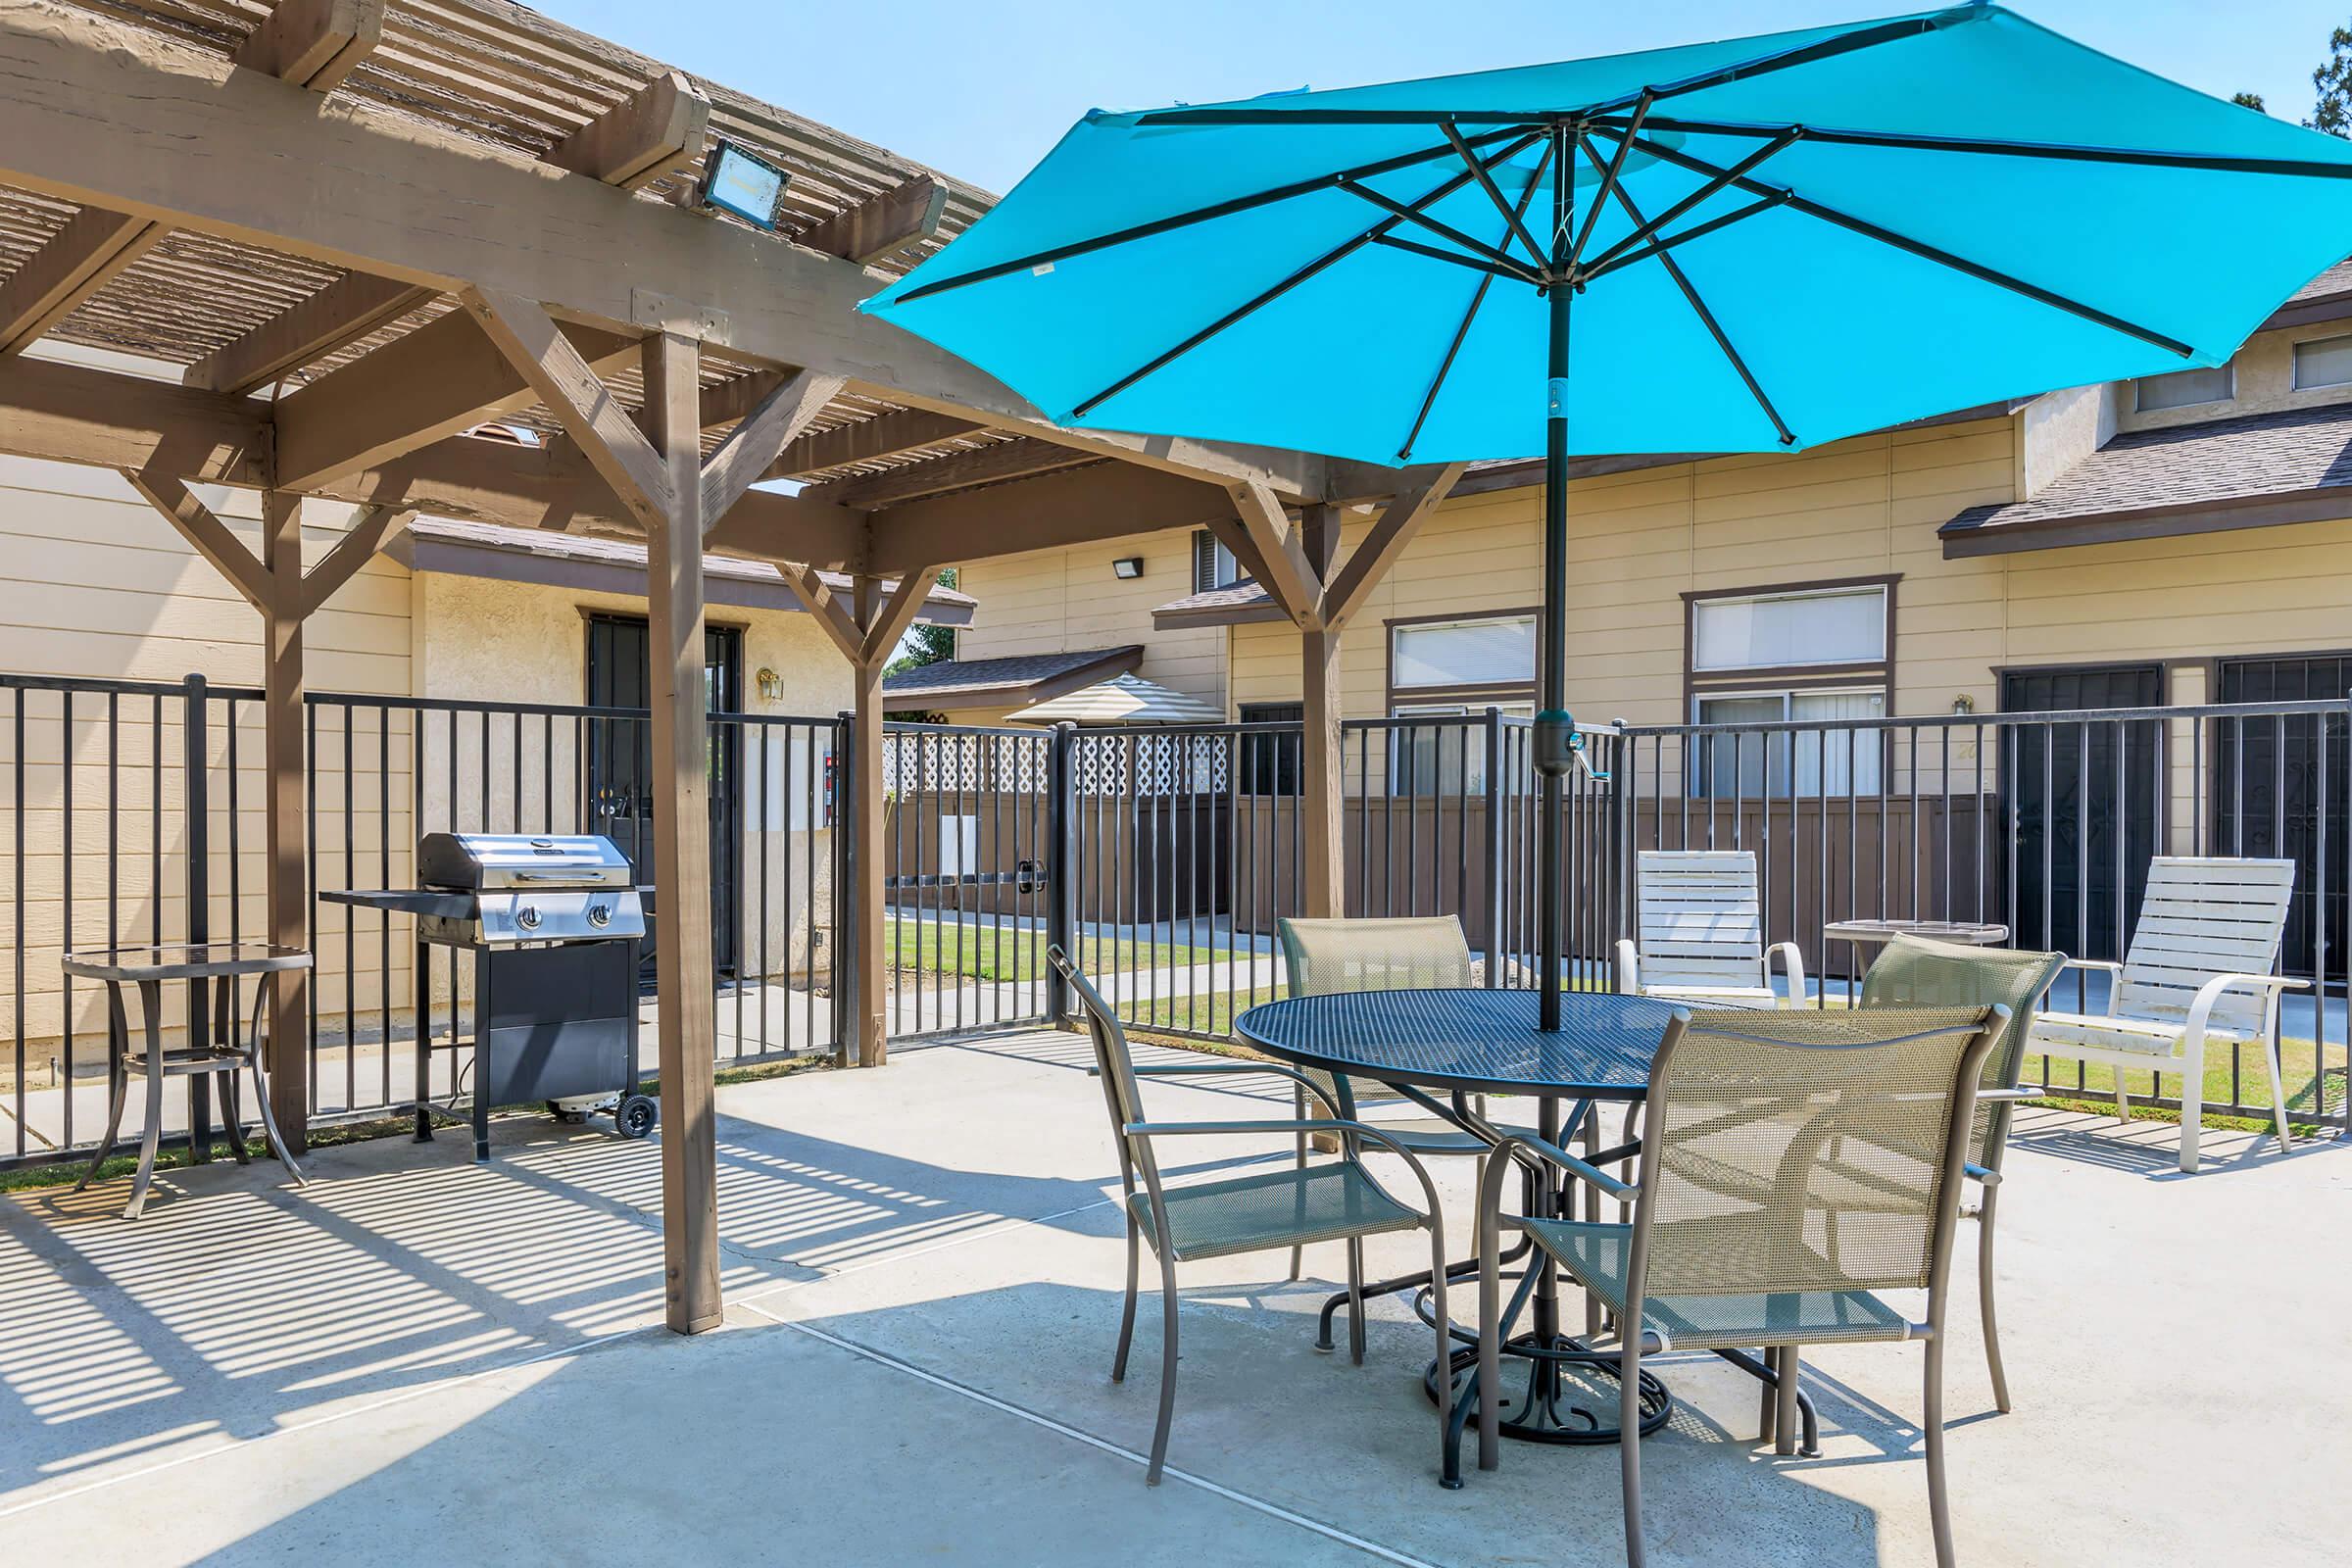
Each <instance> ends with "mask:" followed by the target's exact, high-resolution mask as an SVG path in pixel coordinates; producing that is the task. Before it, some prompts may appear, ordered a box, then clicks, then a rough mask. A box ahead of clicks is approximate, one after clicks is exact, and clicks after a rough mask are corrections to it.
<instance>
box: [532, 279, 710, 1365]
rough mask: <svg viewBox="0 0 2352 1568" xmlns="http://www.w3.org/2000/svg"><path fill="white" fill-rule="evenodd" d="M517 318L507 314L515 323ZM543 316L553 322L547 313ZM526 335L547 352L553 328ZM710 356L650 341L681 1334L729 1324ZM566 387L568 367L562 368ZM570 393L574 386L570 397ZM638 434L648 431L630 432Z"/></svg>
mask: <svg viewBox="0 0 2352 1568" xmlns="http://www.w3.org/2000/svg"><path fill="white" fill-rule="evenodd" d="M511 317H512V313H508V317H507V319H511ZM542 319H544V318H542ZM522 330H523V331H524V332H525V333H526V334H528V335H529V336H530V337H531V338H532V339H534V340H535V341H537V342H538V344H539V346H540V347H541V348H542V349H544V348H545V347H546V346H547V345H548V344H549V342H550V341H553V342H556V343H560V342H562V339H561V338H557V337H554V335H553V330H554V329H553V327H552V326H550V327H549V328H547V329H546V330H545V331H544V332H533V331H532V329H531V328H530V327H528V326H527V325H526V326H525V327H523V328H522ZM700 358H701V356H700V352H699V349H698V347H697V345H696V343H695V341H694V340H693V339H692V338H688V337H681V336H677V335H675V334H672V333H667V332H664V333H662V334H660V335H658V336H656V337H653V338H649V339H647V341H646V350H645V394H646V408H647V410H648V411H649V412H650V413H651V415H652V417H653V419H652V422H653V426H654V433H655V439H656V443H658V451H659V458H658V462H659V463H660V465H661V474H660V476H659V478H658V479H657V480H656V481H655V482H654V484H653V485H651V486H649V488H651V489H655V490H658V492H659V493H660V494H661V495H662V496H663V497H664V498H665V499H666V500H667V501H668V503H669V506H670V508H671V510H670V512H669V513H668V515H667V516H665V517H663V518H661V519H660V520H659V521H657V523H656V524H655V526H654V527H653V528H651V529H650V530H649V531H648V533H647V536H646V544H647V546H648V555H647V558H646V602H647V607H648V610H649V616H648V619H649V621H650V626H649V630H648V639H649V648H650V658H651V659H652V661H653V662H652V669H651V679H650V686H651V689H652V695H653V702H652V708H653V725H652V728H653V754H652V755H653V759H654V766H655V768H656V769H657V770H658V774H665V775H667V778H668V789H667V790H666V791H665V792H664V793H663V795H662V802H661V807H660V809H658V810H657V811H656V812H655V813H654V884H655V887H656V888H657V890H658V892H659V898H660V909H661V916H660V918H661V922H662V933H661V941H660V942H658V943H656V944H655V949H654V954H655V956H654V967H655V970H656V981H657V984H658V986H659V988H660V993H661V1003H660V1005H659V1007H658V1009H657V1016H658V1018H659V1023H658V1027H657V1033H658V1035H659V1037H660V1060H661V1073H662V1250H663V1254H664V1270H663V1272H664V1278H665V1279H666V1281H667V1285H668V1288H667V1291H666V1300H667V1317H668V1321H669V1326H670V1328H671V1329H672V1330H673V1331H675V1332H677V1333H679V1334H700V1333H702V1332H704V1331H705V1330H707V1329H714V1328H716V1327H718V1326H719V1322H720V1319H721V1317H722V1315H723V1309H722V1307H721V1304H720V1300H719V1288H718V1134H717V1124H716V1111H715V1110H714V1108H713V1105H712V1100H713V1096H714V1094H715V1091H714V1089H713V1087H712V1080H711V1073H712V1065H713V1063H714V1061H715V1059H716V1056H717V1051H718V1037H717V1022H716V1018H715V1016H714V1014H713V1012H712V1006H713V1004H712V1001H711V974H712V964H711V749H710V719H709V717H708V716H707V715H708V709H709V701H710V699H709V695H708V692H707V690H706V688H705V686H704V667H705V650H704V647H703V638H704V628H703V519H702V515H701V512H702V485H701V482H700V481H701V477H702V456H703V448H702V419H701V408H700V404H699V402H698V401H697V397H696V384H695V383H696V368H697V366H698V364H699V362H700ZM551 373H552V374H555V375H556V376H557V378H558V379H564V380H568V376H567V375H564V374H563V373H562V372H551ZM566 391H567V395H568V389H566ZM628 428H629V434H630V435H631V436H632V437H637V439H639V440H641V441H642V440H643V439H644V438H643V437H638V436H637V431H636V427H635V426H634V425H631V426H629V427H628Z"/></svg>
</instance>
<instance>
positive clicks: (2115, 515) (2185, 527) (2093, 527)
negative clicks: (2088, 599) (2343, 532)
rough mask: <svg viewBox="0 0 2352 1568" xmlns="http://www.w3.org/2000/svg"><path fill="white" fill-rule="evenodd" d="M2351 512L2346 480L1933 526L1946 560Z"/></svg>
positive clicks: (2227, 530)
mask: <svg viewBox="0 0 2352 1568" xmlns="http://www.w3.org/2000/svg"><path fill="white" fill-rule="evenodd" d="M2348 516H2352V485H2321V486H2317V487H2315V488H2312V489H2306V490H2278V491H2272V492H2270V493H2268V494H2264V495H2251V496H2229V497H2224V498H2222V499H2219V500H2208V501H2183V502H2176V503H2173V504H2170V505H2167V506H2161V507H2126V508H2119V509H2117V510H2115V511H2110V512H2083V513H2075V514H2072V515H2062V516H2053V517H2034V518H2028V519H2025V520H2021V521H2017V522H1997V521H1985V522H1978V523H1966V524H1963V523H1959V522H1957V521H1956V520H1955V521H1954V522H1947V523H1945V524H1944V525H1943V526H1942V527H1941V528H1939V529H1937V530H1936V535H1937V537H1939V538H1940V539H1942V541H1943V555H1944V559H1945V560H1947V561H1961V560H1966V559H1968V558H1971V557H1976V556H2010V555H2022V554H2025V553H2027V552H2029V551H2034V550H2065V549H2070V548H2073V547H2076V546H2080V545H2106V544H2121V543H2125V542H2128V541H2131V540H2134V539H2174V538H2180V537H2182V536H2184V535H2190V534H2201V533H2230V532H2234V531H2236V530H2239V529H2243V528H2276V527H2283V526H2286V525H2288V524H2291V523H2298V522H2332V521H2335V520H2337V519H2339V518H2343V517H2348Z"/></svg>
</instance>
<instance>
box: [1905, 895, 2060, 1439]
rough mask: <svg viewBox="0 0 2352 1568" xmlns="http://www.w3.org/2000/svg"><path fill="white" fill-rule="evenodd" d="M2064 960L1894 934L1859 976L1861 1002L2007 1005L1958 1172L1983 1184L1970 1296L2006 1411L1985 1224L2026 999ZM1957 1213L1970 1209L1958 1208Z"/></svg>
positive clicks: (2005, 1147) (1994, 1197)
mask: <svg viewBox="0 0 2352 1568" xmlns="http://www.w3.org/2000/svg"><path fill="white" fill-rule="evenodd" d="M2065 966H2066V955H2065V954H2063V953H2032V952H2019V951H2016V950H2014V949H2009V948H1980V947H1974V946H1971V945H1970V944H1968V943H1965V942H1930V941H1928V940H1927V939H1925V938H1923V937H1915V936H1908V935H1898V936H1896V937H1895V938H1894V940H1893V941H1891V942H1889V943H1887V946H1886V948H1885V949H1884V950H1883V951H1882V952H1881V953H1880V954H1879V956H1878V958H1877V959H1876V960H1875V961H1874V962H1873V963H1872V964H1871V966H1870V969H1869V971H1868V972H1867V973H1865V974H1864V975H1863V976H1862V1005H1863V1006H1865V1007H1984V1006H1991V1005H1996V1004H1997V1005H2000V1006H2004V1007H2007V1008H2008V1009H2009V1021H2008V1023H2007V1024H2005V1025H2003V1026H2002V1029H2001V1032H2000V1035H1999V1037H1998V1038H1996V1039H1995V1040H1994V1041H1993V1043H1992V1051H1991V1054H1988V1055H1987V1056H1985V1072H1984V1076H1983V1077H1982V1078H1980V1079H1979V1080H1978V1082H1977V1114H1976V1119H1975V1120H1974V1122H1973V1123H1971V1125H1970V1127H1969V1134H1968V1163H1967V1165H1965V1166H1964V1167H1962V1173H1963V1174H1964V1175H1966V1176H1967V1177H1968V1178H1969V1179H1970V1180H1972V1181H1976V1182H1979V1183H1982V1184H1983V1187H1984V1197H1983V1198H1982V1199H1980V1200H1979V1202H1978V1206H1977V1208H1976V1209H1975V1210H1974V1211H1973V1212H1974V1213H1975V1215H1976V1219H1977V1303H1978V1308H1979V1312H1980V1315H1981V1316H1982V1317H1983V1319H1984V1323H1985V1366H1986V1368H1987V1369H1988V1370H1989V1371H1990V1372H1991V1374H1992V1401H1993V1403H1994V1404H1995V1405H1996V1406H1998V1407H1999V1409H2000V1410H2001V1412H2002V1413H2003V1414H2004V1415H2005V1414H2007V1413H2008V1411H2009V1377H2008V1374H2007V1372H2006V1371H2005V1370H2004V1369H2003V1368H2002V1365H2001V1338H2000V1330H1999V1326H1998V1323H1997V1320H1996V1319H1995V1317H1994V1315H1993V1304H1992V1240H1993V1234H1992V1227H1993V1220H1994V1218H1995V1215H1996V1211H1997V1207H1998V1204H1999V1202H2000V1197H2001V1186H2000V1181H2001V1161H2002V1160H2003V1158H2004V1157H2006V1155H2007V1153H2008V1151H2009V1119H2010V1117H2011V1115H2012V1114H2013V1113H2014V1102H2015V1101H2017V1100H2018V1099H2020V1098H2022V1097H2023V1095H2024V1091H2021V1090H2020V1089H2019V1088H2018V1086H2017V1080H2018V1075H2019V1074H2020V1072H2021V1071H2022V1070H2023V1069H2024V1067H2025V1064H2026V1031H2027V1029H2028V1028H2029V1027H2030V1026H2031V1025H2032V1023H2033V1021H2034V1005H2035V1004H2036V1003H2037V1002H2039V1001H2040V999H2041V996H2042V993H2043V992H2045V991H2047V990H2048V989H2049V988H2050V982H2051V981H2053V980H2055V979H2057V977H2058V972H2059V970H2061V969H2063V968H2064V967H2065ZM1963 1212H1964V1213H1966V1212H1970V1211H1968V1210H1963Z"/></svg>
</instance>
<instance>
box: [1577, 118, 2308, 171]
mask: <svg viewBox="0 0 2352 1568" xmlns="http://www.w3.org/2000/svg"><path fill="white" fill-rule="evenodd" d="M1600 125H1601V127H1602V128H1603V129H1607V130H1611V131H1614V130H1615V129H1616V128H1617V125H1616V123H1614V122H1613V121H1608V120H1604V121H1601V122H1600ZM1648 128H1649V129H1651V130H1665V131H1687V132H1690V133H1692V134H1695V135H1701V136H1740V137H1751V138H1752V137H1765V138H1772V137H1778V136H1784V135H1787V134H1788V133H1789V131H1791V130H1796V131H1798V132H1799V133H1800V134H1801V135H1802V136H1803V138H1804V139H1805V140H1806V141H1810V142H1823V143H1828V144H1831V145H1836V146H1843V147H1891V148H1899V149H1907V150H1911V151H1916V152H1931V153H1975V154H1979V155H1985V156H1991V157H1999V158H2042V159H2055V160H2059V161H2061V162H2068V163H2093V164H2125V165H2135V166H2140V167H2145V168H2155V169H2194V170H2201V171H2208V172H2218V173H2231V174H2292V175H2297V176H2304V177H2310V178H2317V179H2352V163H2335V162H2332V161H2329V160H2327V159H2317V158H2249V157H2241V156H2239V155H2237V154H2234V153H2168V152H2158V151H2154V150H2152V149H2148V148H2143V147H2100V146H2094V145H2089V144H2084V143H2074V142H2042V141H2008V140H2003V139H2000V138H1996V137H1988V136H1934V135H1927V134H1923V133H1914V132H1910V131H1897V130H1851V129H1844V128H1839V127H1836V126H1830V127H1824V126H1821V125H1805V126H1802V127H1799V126H1794V125H1774V124H1766V123H1750V122H1744V121H1730V120H1720V121H1719V120H1686V119H1680V118H1675V117H1668V116H1653V117H1651V119H1650V121H1649V123H1648Z"/></svg>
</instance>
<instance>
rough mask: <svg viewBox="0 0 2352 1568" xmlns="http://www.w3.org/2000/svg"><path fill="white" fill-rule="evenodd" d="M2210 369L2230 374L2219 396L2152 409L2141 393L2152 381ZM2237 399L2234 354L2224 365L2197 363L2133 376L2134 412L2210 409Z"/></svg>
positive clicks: (2164, 412) (2172, 412)
mask: <svg viewBox="0 0 2352 1568" xmlns="http://www.w3.org/2000/svg"><path fill="white" fill-rule="evenodd" d="M2209 370H2221V371H2223V372H2225V373H2226V374H2227V375H2228V376H2229V385H2228V387H2226V388H2225V389H2224V390H2223V392H2222V395H2221V396H2220V397H2218V398H2194V399H2191V400H2190V401H2189V402H2186V403H2167V404H2166V405H2164V406H2163V407H2162V408H2157V409H2151V408H2149V407H2148V405H2147V400H2146V399H2145V398H2144V397H2142V396H2141V395H2140V394H2141V390H2142V388H2143V387H2144V386H2145V385H2146V384H2147V383H2148V382H2150V381H2163V380H2167V379H2170V378H2171V377H2173V376H2177V375H2198V374H2202V373H2204V372H2206V371H2209ZM2236 399H2237V356H2236V355H2234V354H2232V355H2230V356H2229V361H2228V363H2226V364H2223V365H2196V366H2190V367H2189V368H2186V369H2182V370H2159V371H2157V372H2156V373H2155V374H2153V375H2135V376H2133V377H2132V378H2131V412H2132V413H2133V414H2175V413H2178V412H2180V410H2182V409H2209V408H2212V407H2213V406H2214V405H2215V404H2217V403H2232V402H2235V401H2236Z"/></svg>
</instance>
